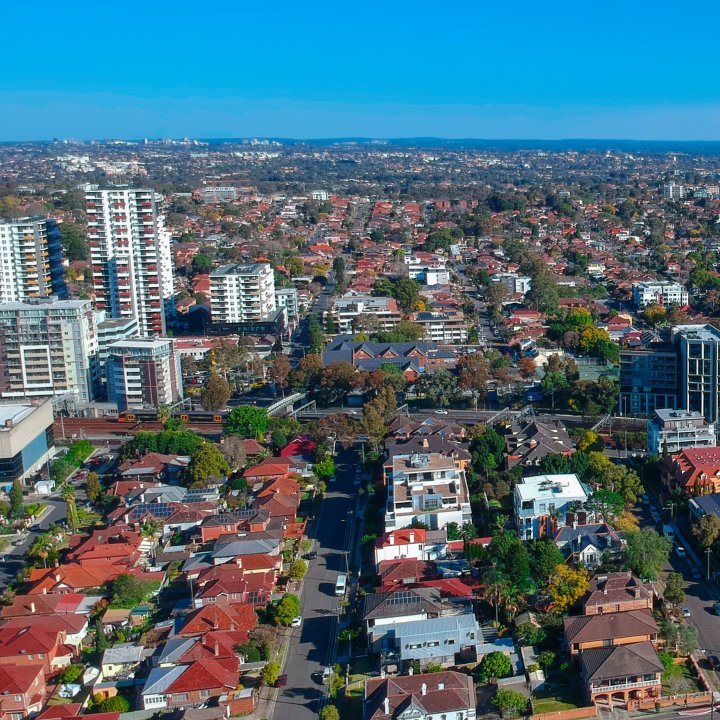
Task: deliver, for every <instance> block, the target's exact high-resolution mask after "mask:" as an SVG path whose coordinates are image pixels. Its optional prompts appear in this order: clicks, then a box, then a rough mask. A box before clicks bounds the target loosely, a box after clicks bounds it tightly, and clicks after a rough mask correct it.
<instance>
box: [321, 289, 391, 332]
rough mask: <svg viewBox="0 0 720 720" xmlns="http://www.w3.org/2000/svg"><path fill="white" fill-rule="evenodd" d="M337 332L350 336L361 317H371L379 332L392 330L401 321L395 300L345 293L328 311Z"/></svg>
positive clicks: (336, 299)
mask: <svg viewBox="0 0 720 720" xmlns="http://www.w3.org/2000/svg"><path fill="white" fill-rule="evenodd" d="M330 314H331V315H332V318H333V320H334V321H335V325H336V327H337V331H338V332H339V333H343V334H344V333H349V334H352V333H353V332H354V331H355V330H356V329H357V328H356V323H357V321H358V318H359V317H360V316H361V315H366V316H372V317H373V318H374V320H372V322H373V323H374V324H375V325H376V326H377V328H378V329H379V330H392V329H393V328H394V327H395V326H396V325H397V324H398V323H399V322H400V320H401V319H402V316H401V315H400V310H399V309H398V306H397V301H396V300H395V298H387V297H373V296H372V295H362V294H357V293H353V292H351V293H347V294H346V295H343V296H342V297H339V298H335V302H334V303H333V306H332V309H331V310H330Z"/></svg>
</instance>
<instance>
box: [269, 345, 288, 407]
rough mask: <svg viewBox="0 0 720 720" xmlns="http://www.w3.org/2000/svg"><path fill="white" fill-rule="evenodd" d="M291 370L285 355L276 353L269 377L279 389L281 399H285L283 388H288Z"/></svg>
mask: <svg viewBox="0 0 720 720" xmlns="http://www.w3.org/2000/svg"><path fill="white" fill-rule="evenodd" d="M291 370H292V366H291V365H290V360H289V359H288V356H287V355H285V353H276V354H275V357H274V358H273V362H272V366H271V368H270V376H271V377H272V379H273V381H274V382H275V384H276V385H277V386H278V387H279V388H280V392H281V393H282V396H283V397H285V388H286V387H287V386H288V380H289V378H290V371H291Z"/></svg>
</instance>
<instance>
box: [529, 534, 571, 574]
mask: <svg viewBox="0 0 720 720" xmlns="http://www.w3.org/2000/svg"><path fill="white" fill-rule="evenodd" d="M529 554H530V574H531V575H532V577H533V579H535V580H536V581H537V582H539V583H541V584H542V585H545V584H546V583H547V582H548V580H549V579H550V578H551V577H552V576H553V575H554V574H555V568H557V566H558V565H562V564H563V563H564V562H565V558H564V557H563V554H562V553H561V552H560V550H558V547H557V545H556V544H555V543H554V542H553V541H552V540H549V539H546V540H533V541H532V542H531V543H530V546H529Z"/></svg>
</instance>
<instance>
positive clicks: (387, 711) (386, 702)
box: [383, 697, 390, 715]
mask: <svg viewBox="0 0 720 720" xmlns="http://www.w3.org/2000/svg"><path fill="white" fill-rule="evenodd" d="M383 704H384V705H385V707H384V708H383V709H384V710H385V714H386V715H389V714H390V698H389V697H386V698H385V700H384V701H383Z"/></svg>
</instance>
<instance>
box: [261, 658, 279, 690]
mask: <svg viewBox="0 0 720 720" xmlns="http://www.w3.org/2000/svg"><path fill="white" fill-rule="evenodd" d="M281 669H282V668H281V667H280V663H279V662H278V661H277V660H271V661H270V662H269V663H268V664H267V665H266V666H265V667H264V668H263V669H262V681H263V682H264V683H265V684H266V685H272V686H274V685H276V684H277V681H278V678H279V677H280V670H281Z"/></svg>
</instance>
